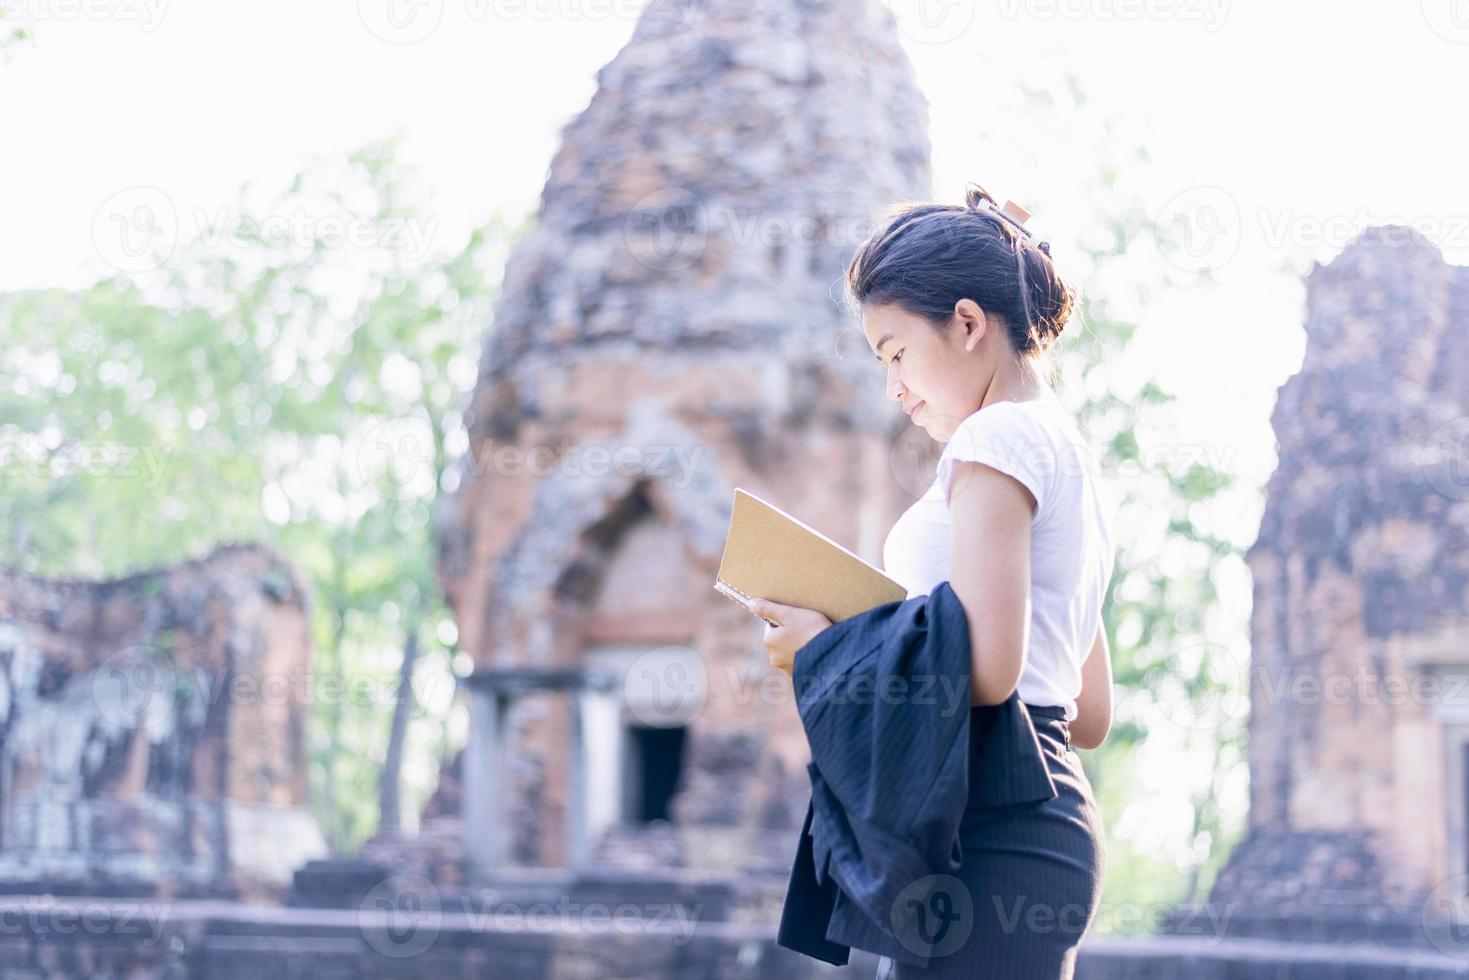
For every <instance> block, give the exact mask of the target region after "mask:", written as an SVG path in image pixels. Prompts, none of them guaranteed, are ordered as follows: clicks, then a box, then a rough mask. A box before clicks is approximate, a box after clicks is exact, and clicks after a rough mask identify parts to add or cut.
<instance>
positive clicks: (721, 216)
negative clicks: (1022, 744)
mask: <svg viewBox="0 0 1469 980" xmlns="http://www.w3.org/2000/svg"><path fill="white" fill-rule="evenodd" d="M0 91H3V92H4V93H5V96H6V98H5V99H4V103H3V116H4V121H5V126H4V132H5V134H6V136H7V137H8V144H7V147H6V152H5V154H4V161H5V166H4V171H3V176H0V217H3V226H0V331H3V332H0V340H3V343H0V565H3V568H0V748H3V751H0V893H3V897H0V964H3V969H4V970H5V971H6V973H7V974H13V975H15V976H123V975H126V976H160V977H161V976H240V977H244V976H260V975H265V974H266V973H271V974H272V975H278V974H279V973H280V971H281V970H283V969H290V970H297V971H300V972H302V973H305V972H307V971H311V972H317V973H319V972H320V971H322V970H327V971H335V972H333V974H332V975H348V971H350V973H351V974H352V975H362V976H389V975H391V976H404V975H420V974H421V975H430V974H433V973H442V972H444V971H451V972H454V973H456V974H465V975H468V974H470V973H476V972H477V973H482V974H485V975H494V976H514V977H519V976H535V977H555V978H560V977H590V976H596V977H604V976H607V977H610V976H634V975H637V976H642V977H648V976H669V977H672V976H678V977H684V976H697V977H777V976H778V977H806V976H818V975H827V974H836V973H845V974H852V975H859V974H860V975H863V976H870V975H872V969H873V967H874V959H873V958H872V957H871V956H869V955H867V954H864V953H862V952H861V951H853V960H852V962H851V963H850V964H849V965H847V966H845V967H834V966H831V965H828V964H825V963H822V962H819V961H816V960H813V959H809V958H806V957H803V956H800V955H799V954H796V953H794V952H791V951H789V950H786V949H783V948H781V947H779V946H777V945H776V944H775V942H774V929H775V923H776V921H777V920H778V918H779V913H780V908H781V902H782V898H783V896H784V888H785V885H786V880H787V874H788V872H789V870H790V866H791V861H792V859H793V857H794V855H795V852H796V844H797V840H798V832H799V830H800V826H801V821H802V817H803V815H804V811H805V807H806V801H807V799H808V793H809V783H808V777H807V773H806V770H805V764H806V762H807V761H808V759H809V755H808V752H807V747H806V744H805V739H804V733H803V731H802V729H801V725H800V721H799V717H798V715H797V713H796V711H795V705H794V701H793V698H792V695H791V691H790V686H789V682H788V681H786V682H785V683H782V682H781V676H783V675H776V674H773V673H772V671H771V669H770V668H769V666H768V663H767V661H766V658H765V654H764V651H763V647H762V645H761V634H760V630H759V629H758V628H757V627H758V626H759V624H758V622H755V621H752V620H751V619H750V617H749V616H748V614H746V613H745V612H743V611H742V610H741V609H739V608H738V607H737V606H735V605H733V604H731V603H730V602H729V601H728V600H726V599H725V598H723V597H722V596H720V595H718V594H717V593H716V592H715V591H714V590H713V588H712V583H713V580H714V574H715V571H716V569H717V567H718V559H719V553H720V549H721V547H722V544H723V537H724V533H725V530H726V529H727V526H728V521H729V514H730V506H731V503H732V496H733V488H734V487H736V486H742V487H745V488H747V489H750V490H751V491H753V492H756V493H758V494H760V495H761V496H764V497H766V499H769V500H772V501H775V502H777V503H778V504H779V505H780V506H781V507H782V508H783V509H785V510H787V511H789V512H790V513H792V514H794V515H796V516H798V517H799V518H801V519H802V520H804V521H806V522H807V523H809V524H811V525H813V526H815V527H817V528H819V529H820V530H822V531H823V532H824V533H826V534H828V535H830V536H831V537H832V538H834V539H835V540H837V541H839V542H840V543H841V544H843V545H844V546H846V547H848V548H850V549H852V550H853V551H855V552H856V553H858V554H859V555H861V556H862V557H864V558H866V559H867V560H868V561H870V562H872V563H874V564H880V563H881V546H882V541H883V538H884V537H885V536H886V534H887V531H888V529H889V528H890V527H891V525H892V523H893V521H894V520H895V519H896V518H897V516H898V515H899V514H900V513H902V511H903V510H904V509H905V508H906V507H907V506H908V505H909V504H910V503H911V502H912V501H913V500H914V499H915V498H916V497H917V496H918V495H920V494H921V493H922V492H923V490H924V489H925V488H926V487H927V486H928V484H929V482H930V481H931V480H932V478H933V474H934V466H935V464H936V462H937V459H938V455H939V453H940V452H941V450H942V445H941V444H935V443H933V442H931V441H930V440H929V439H928V437H927V435H926V433H923V432H922V431H921V430H919V429H916V428H914V427H913V426H912V425H911V423H909V421H908V420H907V419H906V417H904V416H903V414H902V413H901V411H900V410H899V408H898V406H897V405H895V404H893V403H891V402H890V401H888V400H887V399H885V398H884V394H883V387H882V386H883V376H882V371H881V368H880V366H879V365H878V364H877V363H876V362H875V361H874V360H873V359H872V355H871V352H870V350H869V348H868V347H867V345H866V341H865V338H864V337H863V335H862V333H861V328H860V324H859V323H857V322H856V321H855V320H853V319H852V318H851V316H850V315H849V314H848V313H846V312H844V310H843V309H842V308H841V306H840V305H839V303H838V300H839V299H840V290H841V274H842V270H843V268H844V266H845V263H846V261H847V259H848V258H849V257H850V256H851V254H852V252H853V251H854V249H855V248H856V247H857V246H858V245H859V244H860V243H861V242H862V240H863V239H864V238H865V237H866V235H867V233H868V232H870V231H871V230H872V229H873V228H874V227H875V224H876V221H877V219H878V217H879V215H880V213H881V211H882V210H883V209H884V208H885V207H887V206H889V205H891V204H894V203H898V202H902V201H909V200H938V201H943V202H947V203H962V200H963V191H964V185H965V184H966V182H971V181H972V182H977V183H980V184H982V185H983V186H984V187H986V188H987V189H988V190H989V191H990V192H991V193H992V194H994V195H995V197H996V198H998V199H999V200H1001V201H1004V200H1006V199H1013V200H1015V201H1017V202H1019V203H1021V204H1022V205H1024V206H1025V207H1027V208H1028V209H1029V210H1031V211H1032V212H1033V214H1034V217H1033V218H1032V220H1031V221H1030V223H1029V224H1030V227H1031V228H1032V229H1033V230H1035V231H1036V232H1037V234H1038V235H1039V236H1040V237H1042V238H1045V239H1047V240H1049V241H1050V242H1051V244H1052V255H1053V257H1054V261H1055V262H1056V264H1057V267H1058V269H1059V270H1060V271H1061V273H1062V275H1063V276H1065V277H1066V278H1067V279H1068V280H1069V281H1071V282H1072V283H1074V284H1075V285H1076V286H1077V287H1078V288H1079V290H1080V292H1081V295H1082V301H1081V303H1080V306H1079V308H1078V312H1077V314H1076V315H1075V316H1074V318H1073V320H1072V322H1071V323H1070V324H1069V325H1068V326H1067V329H1066V332H1065V334H1064V335H1063V338H1062V342H1061V347H1060V350H1061V353H1060V356H1059V359H1058V364H1059V367H1060V374H1061V384H1060V387H1059V391H1060V394H1061V396H1062V399H1063V401H1065V402H1066V403H1067V404H1068V406H1070V407H1071V408H1072V409H1073V410H1074V412H1075V413H1076V416H1077V418H1078V420H1079V423H1080V424H1081V426H1082V429H1083V431H1084V432H1085V433H1086V436H1087V439H1088V443H1089V445H1090V447H1091V449H1092V456H1091V462H1092V463H1093V464H1094V466H1095V468H1096V471H1097V474H1098V477H1099V479H1100V480H1101V482H1102V483H1103V484H1104V486H1105V488H1106V490H1107V492H1108V493H1109V494H1110V495H1111V497H1112V499H1113V500H1114V501H1115V505H1116V513H1117V531H1118V535H1117V536H1118V541H1119V552H1118V563H1117V570H1116V574H1115V577H1114V579H1113V581H1112V583H1111V587H1110V589H1109V592H1108V596H1107V603H1106V609H1105V612H1104V620H1105V623H1106V627H1107V631H1108V638H1109V641H1110V646H1111V650H1112V655H1113V672H1114V679H1115V683H1116V689H1115V695H1114V696H1115V700H1116V711H1115V720H1114V726H1113V729H1112V733H1111V736H1110V738H1109V739H1108V741H1107V742H1106V743H1105V744H1104V745H1103V746H1102V747H1100V748H1099V749H1096V750H1092V751H1086V752H1082V753H1081V755H1082V758H1083V760H1084V763H1085V766H1086V769H1087V772H1088V774H1089V776H1090V778H1091V780H1092V784H1093V787H1094V789H1095V791H1096V794H1097V798H1098V800H1099V802H1100V804H1101V806H1102V810H1103V815H1104V820H1105V824H1106V829H1107V837H1108V849H1107V854H1106V883H1105V889H1104V897H1103V906H1102V909H1101V910H1100V912H1099V913H1098V916H1097V918H1096V920H1095V921H1094V923H1093V925H1092V927H1091V932H1090V933H1089V935H1088V938H1087V940H1086V942H1085V943H1084V944H1083V948H1082V949H1083V951H1082V957H1081V962H1080V964H1079V966H1078V971H1077V973H1078V976H1080V977H1083V978H1085V980H1098V978H1110V977H1172V976H1180V975H1189V976H1209V977H1213V976H1218V977H1225V976H1230V977H1236V976H1256V975H1258V976H1271V977H1319V976H1347V975H1350V976H1353V977H1377V976H1382V977H1388V976H1393V977H1401V976H1408V975H1411V976H1415V977H1437V976H1440V975H1442V976H1451V975H1452V976H1457V975H1463V974H1464V973H1465V972H1469V963H1466V961H1469V932H1466V931H1465V929H1464V928H1463V925H1464V924H1465V923H1466V922H1469V918H1466V916H1465V908H1464V904H1465V896H1466V892H1469V812H1466V810H1469V802H1466V801H1469V782H1466V774H1469V749H1466V746H1469V652H1466V644H1465V642H1464V640H1465V637H1466V636H1469V503H1466V501H1469V462H1466V455H1469V273H1466V272H1465V270H1464V265H1465V263H1466V261H1469V199H1466V196H1465V193H1464V187H1463V164H1464V159H1465V144H1464V136H1463V130H1462V126H1460V125H1458V124H1455V123H1453V121H1452V120H1453V119H1454V118H1457V113H1456V110H1457V109H1458V108H1459V106H1460V104H1461V103H1462V102H1463V100H1464V95H1465V93H1466V92H1469V5H1466V4H1465V3H1463V2H1462V0H1412V2H1406V3H1400V4H1394V5H1388V4H1362V3H1339V2H1338V3H1330V4H1328V3H1326V2H1318V0H1300V2H1297V3H1293V4H1289V5H1280V4H1274V5H1272V4H1265V3H1261V2H1258V0H1255V2H1235V0H997V2H996V3H993V4H980V3H977V2H970V0H913V2H909V0H756V2H750V3H745V4H734V3H729V2H727V0H648V2H644V0H355V3H341V4H328V5H302V4H287V3H282V2H278V0H262V2H257V3H252V4H249V5H245V4H221V3H215V4H205V3H199V2H175V0H96V2H83V0H71V2H68V0H3V2H0ZM287 954H289V955H287ZM1404 970H1413V971H1416V972H1413V973H1411V974H1410V973H1405V972H1403V971H1404Z"/></svg>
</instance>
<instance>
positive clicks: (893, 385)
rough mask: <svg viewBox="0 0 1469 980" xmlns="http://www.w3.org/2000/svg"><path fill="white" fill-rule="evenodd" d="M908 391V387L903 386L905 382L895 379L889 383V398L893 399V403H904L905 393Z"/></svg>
mask: <svg viewBox="0 0 1469 980" xmlns="http://www.w3.org/2000/svg"><path fill="white" fill-rule="evenodd" d="M907 390H908V386H907V385H905V384H903V382H902V381H901V380H900V379H898V378H894V379H893V380H891V381H889V382H888V397H889V398H891V399H892V400H893V401H896V402H900V401H902V400H903V393H904V392H905V391H907Z"/></svg>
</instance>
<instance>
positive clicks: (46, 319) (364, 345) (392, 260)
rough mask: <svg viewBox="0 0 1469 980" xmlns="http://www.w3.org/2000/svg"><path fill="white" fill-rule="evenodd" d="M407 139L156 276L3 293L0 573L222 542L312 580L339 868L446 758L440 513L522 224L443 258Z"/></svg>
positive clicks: (302, 179)
mask: <svg viewBox="0 0 1469 980" xmlns="http://www.w3.org/2000/svg"><path fill="white" fill-rule="evenodd" d="M397 146H398V137H396V136H395V137H392V138H390V139H387V140H384V141H381V142H378V143H374V144H371V145H368V146H366V147H363V148H362V149H361V150H359V151H358V152H356V153H354V154H352V155H351V157H350V158H349V159H348V160H347V161H345V162H341V161H329V160H322V161H318V162H316V163H315V164H314V165H313V166H312V167H310V168H308V169H307V170H305V171H303V172H302V173H300V174H298V175H297V176H296V177H295V178H294V179H293V180H292V181H291V182H290V184H289V186H288V187H286V188H285V189H284V190H282V191H280V192H279V193H276V194H270V195H264V196H262V195H259V194H256V193H255V192H253V191H252V190H251V188H250V187H249V186H247V187H246V188H243V189H242V191H241V194H240V196H239V200H238V201H237V202H236V203H235V204H234V205H233V206H232V207H229V208H226V209H223V210H221V211H218V212H215V213H212V214H207V215H205V214H200V215H195V216H193V217H192V218H190V219H185V221H184V222H183V224H184V225H185V226H188V227H190V228H192V230H193V231H195V232H196V234H194V235H193V236H192V237H190V238H189V239H188V240H187V241H185V242H184V244H182V245H180V246H179V247H178V248H177V249H176V250H174V251H172V252H171V253H168V252H167V251H166V249H165V248H164V242H163V241H162V240H160V241H159V242H157V243H155V244H156V245H157V253H158V254H157V262H156V263H155V265H156V267H155V268H152V269H144V270H142V271H141V272H138V271H135V272H133V273H131V274H128V275H123V274H119V275H117V276H114V277H112V278H109V279H106V280H103V281H100V282H98V283H95V284H94V285H92V286H90V287H88V288H86V289H81V290H76V291H66V290H59V289H53V290H37V291H30V292H25V293H20V294H13V295H9V296H5V297H0V323H3V324H4V330H5V336H6V338H7V344H6V345H5V347H4V349H3V350H0V419H3V420H4V421H3V422H0V449H3V450H4V452H5V455H4V458H3V466H4V474H5V480H4V492H3V493H0V549H3V551H0V559H3V560H4V561H6V562H7V563H9V564H12V565H15V566H19V567H23V568H25V569H27V570H29V571H33V572H36V573H40V574H67V575H75V574H90V575H97V576H101V575H111V574H121V573H124V572H128V571H132V570H135V569H137V568H139V567H147V566H151V565H159V564H167V563H172V562H176V561H179V560H181V559H183V558H185V557H193V556H196V555H198V554H199V553H202V552H204V551H207V550H208V549H209V548H210V546H211V545H213V544H216V543H220V542H224V541H231V540H240V541H244V540H258V541H264V542H267V543H270V544H272V545H273V546H275V547H276V548H277V550H278V551H280V552H281V553H282V554H284V555H286V556H289V558H290V560H291V561H293V562H294V563H295V564H296V565H297V566H298V567H300V568H302V569H303V570H304V571H305V572H306V573H307V574H308V575H309V577H310V579H311V580H312V582H313V584H314V602H313V603H312V617H313V635H314V641H315V644H316V650H317V660H316V665H315V670H314V674H315V677H316V678H317V680H318V681H319V682H320V683H319V685H318V686H317V689H316V691H315V697H314V699H313V700H314V709H313V711H314V723H315V724H314V726H313V731H312V746H311V747H312V762H313V780H312V785H313V787H314V791H315V807H316V812H317V815H318V817H319V819H320V821H321V823H322V826H323V828H324V829H325V831H326V832H327V835H328V838H329V840H330V841H331V842H332V844H333V845H334V846H335V847H336V848H338V849H340V850H344V851H345V850H349V849H351V848H352V847H353V846H355V845H356V844H357V843H359V842H360V841H361V840H362V839H364V838H365V837H366V836H368V835H369V834H371V833H372V832H374V831H375V830H376V829H377V827H378V820H379V814H380V806H385V807H386V808H387V813H386V817H387V820H388V823H389V824H390V825H391V824H396V823H397V822H398V821H399V819H400V816H401V814H400V812H399V811H400V810H401V809H409V811H410V812H413V811H412V808H411V807H406V808H405V807H403V806H402V805H401V804H400V803H399V792H398V790H399V778H398V775H397V772H396V769H397V767H398V760H401V759H404V758H405V757H406V758H407V759H408V760H409V762H408V765H407V766H406V767H405V774H406V776H407V779H408V782H409V783H410V785H409V786H407V787H406V789H407V790H408V791H409V792H408V796H409V797H410V798H411V803H412V804H414V805H416V804H418V803H421V802H422V800H423V798H424V797H425V795H426V794H427V793H428V792H430V791H431V790H432V788H433V786H434V784H435V781H436V777H437V765H438V762H439V760H440V759H442V758H444V757H445V756H446V754H447V753H448V752H449V751H450V749H451V744H450V743H451V742H452V741H453V738H454V736H453V731H454V729H453V727H452V725H451V722H452V721H453V719H454V716H455V715H454V711H453V709H452V705H453V697H452V694H453V687H454V673H453V671H452V668H451V663H452V658H453V656H454V653H455V638H456V637H455V632H454V625H453V622H452V619H451V617H450V616H449V614H448V610H447V609H446V608H445V605H444V602H443V598H442V595H441V593H440V590H439V587H438V583H437V577H436V573H435V568H434V562H435V557H434V556H435V555H436V554H437V542H436V537H435V528H434V514H435V510H436V502H437V499H438V496H439V494H440V493H441V492H442V491H443V490H444V489H445V488H446V487H447V486H448V485H449V484H448V483H446V480H452V474H451V473H450V472H449V470H450V467H449V466H448V463H449V461H451V460H453V459H454V458H455V457H456V456H457V454H458V452H459V451H461V449H462V447H463V445H464V443H465V434H464V426H463V421H462V418H461V413H462V410H463V406H464V405H466V404H467V399H468V392H469V390H470V388H471V387H472V386H473V383H474V379H475V376H476V370H477V365H476V362H475V353H476V351H477V350H478V346H479V343H480V341H481V339H482V335H483V332H484V330H485V328H486V325H487V324H488V323H489V319H490V309H491V305H492V303H493V301H494V297H495V295H496V292H497V288H498V286H497V280H498V275H499V270H500V269H501V268H502V266H503V260H504V255H505V253H506V250H507V249H508V248H509V246H510V244H511V242H512V241H513V239H514V238H515V237H516V235H518V234H519V232H520V230H521V227H523V223H522V225H521V227H512V226H511V225H509V224H507V223H506V222H504V221H503V220H501V219H498V218H497V219H493V220H491V221H489V222H488V223H486V224H485V225H484V226H482V227H480V228H478V229H476V230H474V231H473V233H472V234H471V235H470V237H469V240H468V241H467V242H466V243H465V244H464V245H463V246H462V247H461V248H458V249H455V250H453V251H451V252H450V253H449V254H447V255H443V254H440V253H439V252H438V251H433V252H430V249H429V246H430V245H432V244H433V239H434V236H435V234H436V230H437V223H436V220H435V219H434V217H433V215H432V213H431V211H430V210H429V209H428V208H427V207H426V205H425V204H424V203H423V202H421V201H418V200H416V199H413V198H412V197H411V193H412V192H411V187H412V177H413V175H412V174H411V172H409V171H408V170H406V169H405V168H404V167H403V165H402V164H400V163H399V162H398V160H397V155H396V154H397ZM190 221H192V225H190ZM183 237H185V236H184V235H182V234H180V235H179V238H183ZM419 253H422V254H419ZM410 682H412V683H411V684H410ZM400 688H401V689H403V690H404V692H405V695H406V696H404V697H399V696H398V692H399V690H400ZM343 691H345V692H346V694H345V695H344V696H336V695H335V694H334V693H332V692H343ZM457 724H459V725H461V727H462V719H460V720H459V721H458V722H457Z"/></svg>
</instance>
